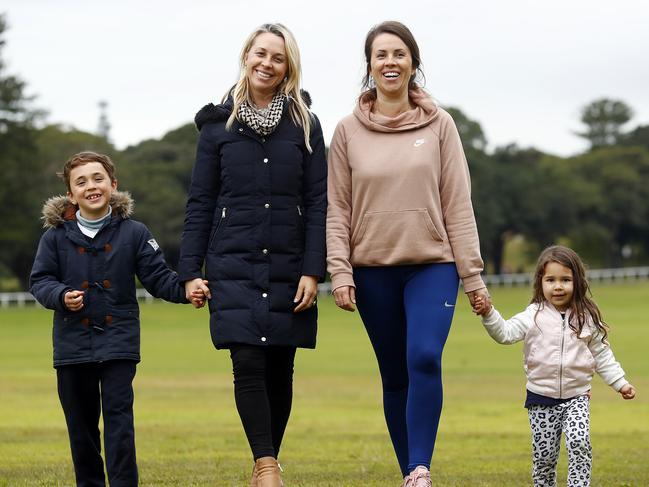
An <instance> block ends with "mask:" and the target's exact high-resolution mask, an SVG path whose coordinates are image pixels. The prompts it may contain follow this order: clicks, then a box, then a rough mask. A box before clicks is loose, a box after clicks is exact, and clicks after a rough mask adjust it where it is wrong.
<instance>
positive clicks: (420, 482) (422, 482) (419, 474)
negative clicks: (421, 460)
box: [405, 465, 433, 487]
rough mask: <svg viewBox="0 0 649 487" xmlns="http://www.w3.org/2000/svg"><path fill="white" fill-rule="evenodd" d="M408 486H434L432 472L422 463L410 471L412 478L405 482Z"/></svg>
mask: <svg viewBox="0 0 649 487" xmlns="http://www.w3.org/2000/svg"><path fill="white" fill-rule="evenodd" d="M405 485H407V486H409V487H410V486H412V487H432V486H433V484H432V482H431V480H430V472H429V471H428V469H427V468H426V467H424V466H422V465H419V466H418V467H417V468H416V469H414V470H413V471H412V472H410V479H409V481H408V482H406V483H405Z"/></svg>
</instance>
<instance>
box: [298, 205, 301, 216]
mask: <svg viewBox="0 0 649 487" xmlns="http://www.w3.org/2000/svg"><path fill="white" fill-rule="evenodd" d="M297 214H298V215H300V216H302V208H300V205H297Z"/></svg>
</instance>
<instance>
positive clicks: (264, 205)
mask: <svg viewBox="0 0 649 487" xmlns="http://www.w3.org/2000/svg"><path fill="white" fill-rule="evenodd" d="M240 67H241V71H240V76H239V80H238V81H237V83H236V85H235V86H234V88H232V89H231V90H230V91H229V92H228V93H227V94H226V96H225V97H224V100H223V102H222V103H221V104H219V105H212V104H209V105H207V106H205V107H204V108H203V109H201V110H200V111H199V112H198V114H197V115H196V119H195V121H196V125H197V127H198V129H199V130H200V137H199V141H198V148H197V154H196V163H195V165H194V170H193V174H192V182H191V187H190V190H189V197H188V201H187V209H186V214H185V226H184V231H183V236H182V245H181V256H180V262H179V274H180V278H181V281H184V282H185V290H186V294H187V296H188V298H189V299H194V303H195V304H196V305H198V306H201V305H203V304H204V303H205V301H203V300H200V299H198V300H197V299H196V296H205V297H206V298H207V299H208V303H209V309H210V331H211V335H212V341H213V342H214V345H215V347H216V348H217V349H223V348H227V349H229V350H230V356H231V358H232V364H233V371H234V395H235V400H236V404H237V410H238V411H239V415H240V417H241V422H242V423H243V427H244V430H245V433H246V436H247V438H248V442H249V444H250V447H251V449H252V453H253V457H254V460H255V467H254V470H253V478H252V481H251V485H253V486H256V485H258V486H259V487H277V486H280V485H282V481H281V478H280V470H279V467H278V463H277V455H278V453H279V449H280V445H281V442H282V437H283V435H284V430H285V428H286V424H287V422H288V418H289V414H290V411H291V400H292V380H293V362H294V357H295V352H296V348H297V347H304V348H314V347H315V341H316V319H317V308H316V291H317V283H318V281H319V280H322V279H323V278H324V275H325V266H326V264H325V213H326V205H327V203H326V179H327V163H326V160H325V151H324V142H323V138H322V130H321V128H320V123H319V122H318V119H317V118H316V117H315V115H313V114H312V113H311V112H310V110H309V105H310V99H309V97H308V95H307V94H306V93H305V92H302V91H301V90H300V55H299V51H298V47H297V44H296V42H295V39H294V37H293V35H292V34H291V32H290V31H289V30H288V29H287V28H286V27H284V26H283V25H281V24H264V25H262V26H260V27H259V28H258V29H256V30H255V31H254V32H252V34H251V35H250V36H249V37H248V39H247V41H246V42H245V44H244V47H243V49H242V51H241V66H240ZM203 264H205V276H203V273H202V269H203ZM203 278H205V279H206V280H207V282H208V284H207V285H206V284H205V283H204V281H203Z"/></svg>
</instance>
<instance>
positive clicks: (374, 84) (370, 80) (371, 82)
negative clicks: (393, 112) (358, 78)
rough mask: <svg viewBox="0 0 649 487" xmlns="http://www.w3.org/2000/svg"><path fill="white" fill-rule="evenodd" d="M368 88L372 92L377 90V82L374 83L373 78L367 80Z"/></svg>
mask: <svg viewBox="0 0 649 487" xmlns="http://www.w3.org/2000/svg"><path fill="white" fill-rule="evenodd" d="M367 86H369V87H370V90H371V89H374V88H376V81H374V78H373V77H372V76H370V77H368V78H367Z"/></svg>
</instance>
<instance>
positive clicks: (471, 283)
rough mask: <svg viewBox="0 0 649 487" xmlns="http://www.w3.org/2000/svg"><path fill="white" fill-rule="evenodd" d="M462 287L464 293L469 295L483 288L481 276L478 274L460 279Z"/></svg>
mask: <svg viewBox="0 0 649 487" xmlns="http://www.w3.org/2000/svg"><path fill="white" fill-rule="evenodd" d="M462 286H463V287H464V292H465V293H470V292H473V291H477V290H478V289H482V288H484V287H487V286H485V283H484V281H483V280H482V276H480V274H473V275H472V276H466V277H463V278H462Z"/></svg>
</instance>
